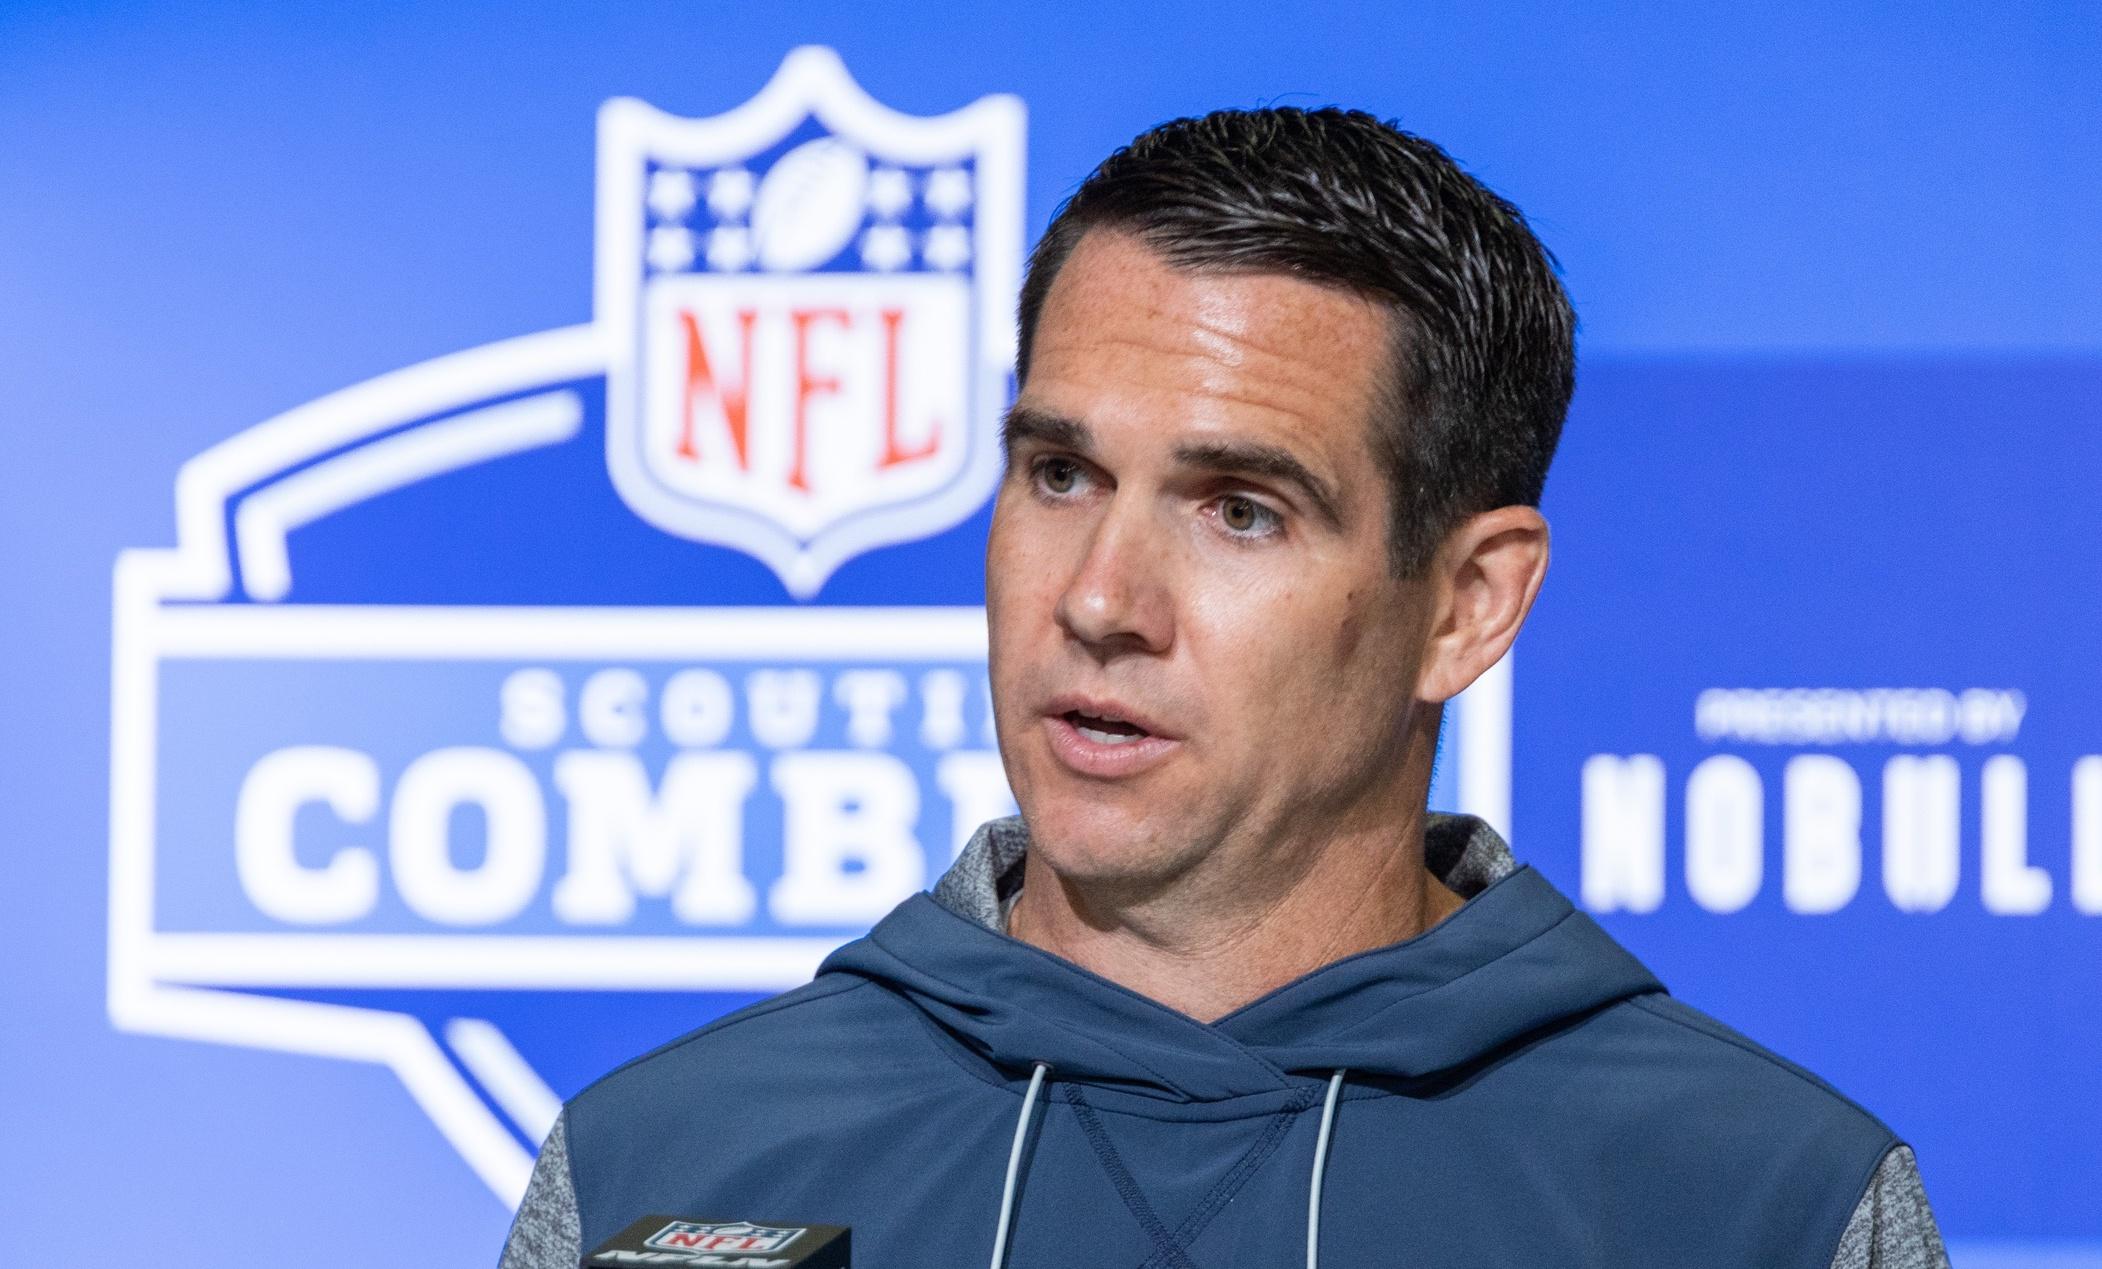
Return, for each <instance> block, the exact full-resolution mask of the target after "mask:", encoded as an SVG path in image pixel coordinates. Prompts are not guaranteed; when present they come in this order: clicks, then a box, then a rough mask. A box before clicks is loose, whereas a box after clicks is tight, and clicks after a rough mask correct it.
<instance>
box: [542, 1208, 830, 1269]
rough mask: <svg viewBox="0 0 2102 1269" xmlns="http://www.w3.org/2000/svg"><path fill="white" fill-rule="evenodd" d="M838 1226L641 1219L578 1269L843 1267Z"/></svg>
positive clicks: (782, 1268)
mask: <svg viewBox="0 0 2102 1269" xmlns="http://www.w3.org/2000/svg"><path fill="white" fill-rule="evenodd" d="M851 1232H852V1231H850V1230H849V1229H848V1228H847V1227H846V1226H844V1225H762V1224H759V1223H757V1222H754V1221H703V1220H690V1219H688V1218H686V1217H683V1216H645V1217H643V1218H642V1219H641V1220H639V1221H636V1222H635V1223H634V1224H632V1225H630V1226H628V1227H627V1228H626V1229H624V1230H622V1231H620V1232H619V1233H618V1234H615V1235H614V1236H613V1237H611V1238H609V1239H607V1240H606V1241H605V1242H604V1243H602V1244H600V1246H599V1249H598V1250H597V1251H594V1252H592V1253H591V1254H590V1255H588V1256H586V1257H584V1261H583V1269H627V1266H630V1265H666V1266H672V1267H674V1269H678V1267H681V1266H690V1267H691V1269H847V1253H848V1247H847V1243H848V1236H849V1234H850V1233H851Z"/></svg>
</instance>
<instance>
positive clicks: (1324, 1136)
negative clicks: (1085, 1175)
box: [994, 1071, 1343, 1269]
mask: <svg viewBox="0 0 2102 1269" xmlns="http://www.w3.org/2000/svg"><path fill="white" fill-rule="evenodd" d="M1342 1091H1343V1072H1342V1071H1337V1072H1336V1073H1335V1074H1334V1075H1331V1076H1329V1077H1328V1099H1327V1100H1326V1101H1324V1102H1322V1103H1321V1135H1320V1136H1319V1137H1317V1138H1315V1140H1314V1180H1313V1184H1312V1185H1311V1186H1310V1187H1309V1188H1308V1191H1307V1196H1306V1269H1320V1266H1321V1174H1322V1173H1324V1172H1326V1171H1328V1136H1329V1131H1330V1130H1331V1129H1332V1128H1334V1127H1335V1123H1336V1095H1337V1094H1338V1093H1341V1092H1342ZM994 1263H995V1267H996V1269H997V1265H998V1262H997V1261H996V1262H994Z"/></svg>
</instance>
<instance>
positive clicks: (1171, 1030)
mask: <svg viewBox="0 0 2102 1269" xmlns="http://www.w3.org/2000/svg"><path fill="white" fill-rule="evenodd" d="M1026 849H1027V838H1026V833H1025V831H1024V830H1023V829H1022V827H1021V824H1020V821H1019V820H1013V819H1010V820H1005V821H997V822H995V823H994V824H992V825H988V826H987V827H986V828H984V829H981V830H980V831H979V834H978V836H977V837H976V838H974V839H973V841H972V843H971V846H970V847H969V848H968V849H967V850H966V852H965V854H964V856H963V857H962V858H960V859H959V860H958V862H957V865H956V866H955V868H953V869H952V870H951V872H950V874H949V876H947V877H945V878H944V880H943V883H942V885H941V886H939V887H937V894H939V895H941V896H942V897H941V898H940V899H937V898H936V897H935V896H933V895H925V894H923V895H918V896H915V897H914V898H912V899H910V900H908V901H906V902H905V903H904V904H902V905H900V906H899V907H898V908H897V909H896V910H895V911H894V912H892V913H891V914H890V915H889V916H888V917H886V918H885V919H884V920H883V921H882V922H881V923H880V924H879V925H877V926H876V928H875V929H874V930H872V931H871V932H870V933H869V935H868V936H867V937H866V938H862V939H858V940H856V941H854V942H852V943H849V944H847V945H846V946H844V947H842V948H840V949H839V950H838V951H836V952H834V953H833V954H832V956H831V957H830V958H829V959H827V961H826V962H825V965H824V967H823V971H821V972H831V971H836V972H840V973H844V974H851V975H857V976H859V977H862V978H866V979H870V980H873V981H875V982H877V983H880V984H882V985H884V986H885V987H887V988H888V989H889V990H891V991H892V992H894V993H896V994H897V995H899V996H901V997H902V998H904V999H905V1000H907V1001H909V1002H910V1003H911V1004H912V1005H914V1006H915V1007H916V1008H918V1009H919V1010H920V1011H921V1012H922V1013H923V1014H925V1015H926V1017H927V1018H928V1019H929V1020H930V1021H932V1022H933V1023H934V1024H935V1025H936V1026H937V1027H939V1028H941V1029H942V1030H943V1031H945V1032H947V1033H948V1034H949V1035H951V1036H953V1037H955V1038H956V1039H957V1040H958V1041H959V1042H960V1043H962V1044H963V1045H964V1046H965V1047H966V1048H968V1049H969V1050H971V1051H973V1052H975V1053H977V1054H978V1055H979V1056H981V1057H983V1058H984V1059H985V1060H986V1061H988V1062H990V1063H992V1064H994V1065H996V1066H998V1067H1001V1068H1005V1069H1007V1070H1009V1071H1013V1072H1026V1071H1028V1070H1029V1069H1031V1068H1032V1067H1033V1066H1035V1065H1036V1064H1038V1063H1043V1064H1047V1065H1048V1066H1049V1067H1050V1069H1051V1072H1052V1075H1053V1077H1054V1078H1055V1079H1058V1080H1061V1081H1078V1082H1081V1083H1086V1084H1094V1085H1101V1086H1105V1087H1113V1088H1117V1089H1120V1090H1122V1091H1126V1092H1130V1093H1135V1094H1139V1095H1141V1096H1146V1097H1154V1098H1160V1099H1165V1100H1170V1101H1179V1102H1204V1101H1218V1100H1223V1099H1227V1098H1233V1097H1241V1096H1248V1095H1254V1094H1262V1093H1272V1092H1277V1091H1279V1090H1283V1089H1286V1088H1289V1087H1292V1086H1293V1081H1292V1079H1291V1076H1293V1075H1298V1076H1300V1077H1302V1078H1303V1077H1305V1076H1308V1075H1318V1076H1324V1077H1325V1076H1327V1075H1328V1074H1329V1073H1330V1072H1333V1071H1337V1070H1340V1069H1345V1068H1347V1069H1348V1070H1350V1071H1351V1072H1352V1074H1353V1078H1357V1077H1376V1076H1386V1077H1392V1078H1401V1079H1408V1078H1419V1077H1425V1076H1432V1075H1435V1074H1437V1073H1438V1072H1441V1071H1446V1070H1449V1069H1451V1068H1454V1067H1458V1066H1462V1065H1464V1064H1466V1063H1468V1062H1469V1061H1471V1060H1472V1059H1475V1058H1477V1057H1480V1056H1482V1055H1484V1054H1487V1053H1490V1052H1492V1051H1494V1050H1496V1049H1497V1048H1499V1047H1501V1046H1503V1045H1505V1044H1507V1043H1509V1042H1510V1041H1512V1040H1515V1039H1517V1038H1518V1037H1520V1036H1523V1035H1526V1034H1527V1033H1529V1032H1533V1031H1536V1030H1539V1029H1541V1028H1544V1027H1548V1026H1551V1025H1553V1024H1555V1023H1558V1022H1562V1021H1564V1020H1567V1019H1571V1018H1574V1017H1576V1016H1579V1015H1582V1014H1586V1013H1589V1012H1590V1011H1592V1010H1595V1009H1598V1008H1600V1007H1601V1006H1604V1005H1607V1004H1610V1003H1612V1002H1614V1001H1616V1000H1620V999H1623V998H1625V997H1629V996H1634V995H1639V994H1642V993H1646V992H1656V991H1661V990H1662V989H1663V988H1662V985H1661V984H1660V983H1659V982H1658V981H1657V979H1656V978H1655V977H1654V976H1653V975H1651V974H1650V972H1649V971H1648V970H1647V969H1645V968H1644V967H1643V966H1642V964H1641V963H1640V962H1639V961H1637V960H1636V959H1635V958H1634V957H1633V956H1631V955H1630V954H1629V953H1628V952H1626V951H1625V950H1624V949H1622V948H1621V947H1620V946H1619V945H1618V944H1617V943H1615V942H1614V941H1613V940H1612V939H1611V938H1610V937H1608V936H1607V934H1606V933H1605V931H1604V930H1602V929H1600V928H1599V926H1598V925H1597V923H1596V922H1594V921H1592V920H1591V918H1590V917H1588V916H1586V915H1585V914H1583V913H1581V912H1579V911H1577V910H1576V909H1575V907H1574V906H1573V905H1571V904H1570V902H1569V901H1568V900H1567V899H1565V898H1564V897H1563V896H1562V895H1561V894H1560V893H1559V892H1558V891H1557V890H1556V889H1555V888H1554V887H1553V886H1552V885H1550V884H1549V883H1548V881H1547V879H1546V878H1544V877H1542V876H1541V875H1540V874H1539V873H1538V872H1536V871H1534V870H1533V869H1532V868H1529V867H1524V866H1518V865H1515V864H1513V863H1512V861H1511V859H1510V855H1509V852H1508V849H1507V848H1505V847H1504V845H1503V843H1502V841H1501V840H1500V839H1498V838H1497V837H1496V834H1495V833H1494V832H1493V831H1492V830H1490V829H1489V828H1488V826H1487V825H1486V824H1483V823H1482V822H1481V821H1480V820H1476V819H1472V818H1470V817H1464V816H1433V817H1431V823H1430V825H1429V826H1428V828H1427V830H1426V859H1427V861H1428V862H1429V864H1430V866H1431V868H1432V871H1433V872H1434V873H1436V874H1438V875H1439V876H1440V878H1441V880H1444V881H1446V882H1447V884H1448V885H1451V886H1452V887H1453V888H1454V889H1455V890H1457V891H1458V892H1459V893H1460V894H1461V895H1462V897H1463V898H1465V899H1466V903H1465V904H1464V905H1463V906H1462V907H1461V908H1460V909H1459V910H1458V911H1456V912H1454V913H1453V914H1452V915H1450V916H1448V917H1447V918H1446V919H1445V920H1444V921H1441V922H1440V923H1439V924H1438V925H1436V926H1434V927H1433V928H1431V929H1430V930H1428V931H1426V932H1425V933H1423V934H1421V935H1419V936H1417V937H1416V938H1413V939H1409V940H1407V941H1405V942H1401V943H1396V944H1393V945H1391V946H1387V947H1382V948H1376V949H1374V950H1371V951H1367V952H1361V953H1359V954H1357V955H1355V956H1350V957H1346V958H1345V959H1343V960H1340V961H1336V962H1334V963H1332V964H1330V965H1326V966H1323V967H1322V968H1320V969H1318V970H1315V971H1314V972H1312V973H1310V974H1307V975H1306V976H1304V977H1302V978H1299V979H1297V980H1295V981H1293V982H1290V983H1287V984H1286V985H1284V986H1282V987H1280V988H1278V989H1277V990H1275V991H1272V992H1270V993H1269V994H1267V995H1265V996H1263V997H1261V998H1259V999H1257V1000H1255V1001H1253V1002H1251V1003H1249V1004H1247V1005H1245V1006H1243V1007H1241V1008H1240V1009H1238V1010H1235V1011H1234V1012H1233V1013H1231V1014H1228V1015H1227V1016H1225V1017H1223V1018H1220V1019H1219V1020H1217V1021H1216V1022H1212V1023H1203V1022H1198V1021H1196V1020H1195V1019H1192V1018H1190V1017H1188V1016H1186V1015H1184V1014H1181V1013H1178V1012H1176V1011H1174V1010H1172V1009H1169V1008H1167V1007H1166V1006H1163V1005H1160V1004H1157V1003H1155V1002H1154V1001H1152V1000H1150V999H1148V998H1146V997H1144V996H1141V995H1139V994H1137V993H1136V992H1132V991H1130V990H1127V989H1126V988H1123V987H1120V986H1118V985H1117V984H1115V983H1113V982H1110V981H1109V980H1107V979H1105V978H1102V977H1100V976H1098V975H1095V974H1093V973H1090V972H1089V971H1087V970H1085V969H1082V968H1080V967H1079V966H1077V965H1075V964H1073V963H1071V962H1069V961H1066V960H1064V959H1062V958H1060V957H1057V956H1054V955H1052V954H1050V953H1048V952H1045V951H1042V950H1040V949H1038V948H1036V947H1032V946H1031V945H1029V944H1027V943H1023V942H1021V941H1020V940H1018V939H1014V938H1010V937H1009V936H1008V935H1007V934H1005V933H1004V932H1003V931H1002V929H1001V928H1000V927H1001V925H1002V922H1001V920H1000V918H999V913H1000V910H1001V904H1000V899H1001V898H1002V897H1006V896H1003V894H1002V891H1003V888H1004V890H1005V891H1006V892H1007V894H1008V895H1011V892H1012V888H1013V887H1014V886H1015V885H1017V884H1018V882H1019V871H1020V868H1019V865H1020V860H1021V856H1022V854H1023V852H1024V851H1026Z"/></svg>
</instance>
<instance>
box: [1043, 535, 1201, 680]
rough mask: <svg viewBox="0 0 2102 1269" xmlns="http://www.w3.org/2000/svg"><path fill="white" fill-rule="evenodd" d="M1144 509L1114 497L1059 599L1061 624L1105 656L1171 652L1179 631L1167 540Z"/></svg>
mask: <svg viewBox="0 0 2102 1269" xmlns="http://www.w3.org/2000/svg"><path fill="white" fill-rule="evenodd" d="M1160 539H1161V535H1160V534H1158V533H1157V532H1156V531H1155V528H1154V526H1153V525H1152V524H1151V523H1149V521H1148V520H1147V518H1146V516H1145V513H1144V508H1142V507H1141V506H1139V505H1137V504H1136V503H1135V502H1132V501H1131V500H1130V499H1129V498H1128V497H1126V498H1112V499H1111V500H1110V504H1109V506H1108V508H1107V509H1106V510H1105V511H1104V513H1103V515H1102V518H1101V519H1099V520H1097V521H1096V522H1095V525H1094V532H1093V534H1092V536H1091V537H1090V538H1089V540H1088V544H1087V551H1086V554H1084V555H1083V556H1082V557H1081V558H1080V560H1079V562H1078V564H1077V565H1076V566H1075V568H1074V571H1073V575H1072V576H1071V577H1070V578H1069V579H1067V582H1066V587H1065V590H1064V591H1063V592H1062V593H1061V594H1060V595H1059V597H1058V609H1057V616H1058V624H1059V626H1060V627H1061V628H1062V629H1064V630H1065V632H1066V633H1067V634H1068V635H1069V636H1071V637H1072V638H1073V639H1074V640H1076V641H1078V642H1079V643H1081V644H1084V645H1086V647H1087V648H1088V650H1089V651H1090V652H1092V653H1094V654H1095V655H1096V656H1097V657H1099V658H1104V659H1107V658H1108V657H1111V656H1115V655H1117V654H1119V653H1125V652H1152V653H1158V652H1165V651H1167V649H1168V645H1169V644H1170V643H1171V642H1173V639H1174V633H1175V623H1174V606H1173V604H1172V603H1171V602H1170V594H1169V586H1168V579H1167V576H1166V574H1167V570H1168V569H1169V568H1170V567H1171V566H1172V561H1170V560H1169V559H1168V558H1167V555H1166V552H1165V549H1164V548H1165V543H1163V542H1162V541H1161V540H1160Z"/></svg>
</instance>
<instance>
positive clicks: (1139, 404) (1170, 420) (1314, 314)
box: [1018, 230, 1393, 478]
mask: <svg viewBox="0 0 2102 1269" xmlns="http://www.w3.org/2000/svg"><path fill="white" fill-rule="evenodd" d="M1390 323H1391V318H1390V316H1389V315H1388V313H1387V312H1386V310H1385V308H1384V307H1383V306H1381V305H1380V304H1378V303H1377V302H1376V301H1371V300H1367V299H1364V298H1362V297H1359V296H1356V295H1353V294H1351V293H1349V292H1346V291H1342V290H1340V289H1337V288H1333V287H1328V286H1322V285H1317V284H1315V283H1310V282H1306V281H1303V280H1301V279H1299V278H1295V277H1291V276H1289V275H1286V274H1280V273H1259V272H1249V271H1224V270H1218V269H1190V268H1182V267H1178V266H1175V265H1172V264H1170V263H1168V262H1167V261H1166V260H1164V259H1163V258H1162V257H1161V256H1160V255H1158V254H1157V253H1155V252H1154V251H1152V250H1151V249H1150V248H1147V247H1146V246H1144V245H1143V244H1142V243H1140V242H1139V241H1138V240H1136V239H1135V238H1132V237H1131V236H1129V235H1125V234H1116V233H1105V232H1102V231H1099V230H1098V231H1094V232H1091V233H1089V234H1088V235H1087V236H1086V237H1084V238H1083V239H1082V240H1081V242H1080V244H1079V245H1078V246H1077V247H1075V248H1074V250H1073V253H1072V255H1071V256H1070V257H1069V258H1068V260H1067V261H1066V264H1065V267H1064V268H1063V269H1061V270H1060V272H1059V275H1058V277H1057V279H1056V280H1055V281H1054V282H1053V284H1052V287H1051V290H1050V293H1049V294H1048V295H1047V296H1046V299H1045V304H1044V307H1043V310H1042V315H1041V318H1040V320H1039V322H1038V323H1037V326H1036V330H1035V331H1034V339H1033V341H1032V348H1031V355H1030V360H1029V374H1028V378H1027V380H1026V381H1025V382H1024V384H1023V390H1022V396H1021V400H1020V402H1018V404H1019V405H1020V406H1022V407H1025V408H1026V409H1028V410H1030V411H1032V412H1034V414H1035V415H1036V416H1037V417H1038V420H1039V421H1042V420H1044V419H1063V420H1066V421H1069V422H1072V423H1078V424H1083V425H1086V426H1089V427H1091V428H1094V429H1096V430H1098V431H1106V430H1109V429H1113V428H1121V427H1124V426H1127V425H1131V426H1139V427H1142V428H1143V429H1144V432H1145V434H1146V435H1147V436H1148V437H1149V439H1151V440H1155V441H1158V442H1160V443H1163V444H1166V445H1169V446H1172V447H1178V448H1183V449H1187V448H1190V447H1196V446H1219V445H1253V446H1270V447H1275V448H1282V449H1284V450H1288V451H1291V452H1293V453H1296V454H1298V455H1300V456H1301V457H1302V458H1303V460H1305V461H1307V462H1308V463H1310V464H1312V465H1315V466H1317V467H1328V468H1330V469H1331V470H1333V471H1334V474H1335V475H1336V476H1337V477H1339V478H1340V477H1343V476H1345V475H1346V474H1347V472H1346V471H1344V470H1341V469H1342V468H1344V467H1346V465H1354V464H1356V463H1357V462H1359V461H1360V460H1362V459H1363V458H1365V457H1366V456H1367V455H1368V454H1369V448H1368V447H1369V445H1370V427H1371V423H1372V420H1373V418H1374V416H1375V413H1376V411H1378V410H1380V409H1382V408H1383V407H1384V404H1385V398H1386V391H1385V389H1386V385H1387V383H1388V382H1389V375H1390V371H1391V367H1392V364H1393V344H1392V342H1391V339H1390V331H1391V325H1390ZM1036 434H1037V435H1042V432H1041V430H1040V429H1039V430H1038V431H1037V433H1036Z"/></svg>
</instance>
